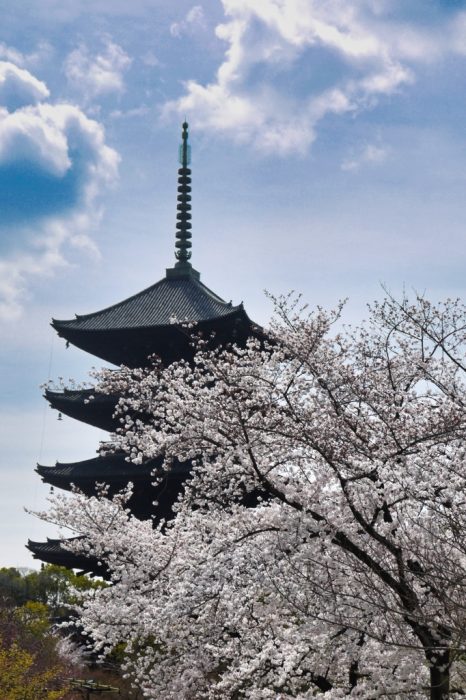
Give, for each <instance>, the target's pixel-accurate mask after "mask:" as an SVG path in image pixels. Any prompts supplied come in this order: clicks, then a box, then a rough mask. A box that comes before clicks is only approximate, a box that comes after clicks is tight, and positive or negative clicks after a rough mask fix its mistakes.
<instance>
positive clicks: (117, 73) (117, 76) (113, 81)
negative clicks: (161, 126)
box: [65, 39, 132, 99]
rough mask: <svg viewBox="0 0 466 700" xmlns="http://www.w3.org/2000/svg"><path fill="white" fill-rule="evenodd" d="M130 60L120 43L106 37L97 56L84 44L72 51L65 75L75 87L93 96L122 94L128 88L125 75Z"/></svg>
mask: <svg viewBox="0 0 466 700" xmlns="http://www.w3.org/2000/svg"><path fill="white" fill-rule="evenodd" d="M131 62H132V59H131V58H130V57H129V56H128V54H127V53H126V52H125V51H124V50H123V49H122V48H121V46H118V44H115V43H114V42H113V41H111V40H110V39H106V40H105V47H104V50H103V51H102V52H101V53H98V54H96V55H92V54H91V53H90V51H89V49H88V48H87V47H86V46H84V45H81V46H79V47H78V48H77V49H75V50H74V51H72V52H71V53H70V54H69V55H68V57H67V59H66V61H65V75H66V77H67V79H68V81H69V82H70V83H71V85H73V87H74V88H76V89H77V90H79V91H80V92H81V93H82V94H83V95H84V96H85V97H86V98H88V99H92V98H94V97H97V96H98V95H105V94H109V93H113V92H114V93H122V92H123V91H124V89H125V86H124V80H123V75H124V73H125V71H126V70H127V69H128V68H129V66H130V65H131Z"/></svg>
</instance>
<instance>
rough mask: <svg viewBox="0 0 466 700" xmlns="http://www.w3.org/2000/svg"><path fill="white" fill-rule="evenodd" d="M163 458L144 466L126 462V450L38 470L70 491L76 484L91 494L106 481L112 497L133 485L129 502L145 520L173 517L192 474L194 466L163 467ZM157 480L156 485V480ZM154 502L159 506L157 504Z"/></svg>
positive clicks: (46, 477) (133, 509) (176, 465)
mask: <svg viewBox="0 0 466 700" xmlns="http://www.w3.org/2000/svg"><path fill="white" fill-rule="evenodd" d="M162 464H163V457H159V458H156V459H153V460H150V461H148V462H145V463H144V464H142V465H138V464H132V463H131V462H127V461H126V456H125V455H124V454H122V453H118V454H111V455H105V456H103V457H95V458H94V459H87V460H84V461H82V462H72V463H68V464H64V463H60V462H57V464H56V465H55V466H54V467H45V466H42V465H37V468H36V471H37V473H38V474H39V475H40V476H41V477H42V481H44V482H45V483H47V484H50V485H51V486H56V487H57V488H59V489H63V490H65V491H70V490H71V489H72V487H73V486H76V487H77V488H78V489H79V490H80V491H82V492H83V493H85V494H86V495H87V496H93V495H95V494H96V492H97V484H106V485H107V487H108V496H109V497H112V496H113V495H114V494H115V493H117V492H118V491H121V490H122V489H124V488H125V487H126V486H127V485H128V483H129V482H131V483H132V484H133V494H132V496H131V498H130V499H129V501H128V504H127V505H128V508H130V510H131V512H132V513H133V515H135V516H136V517H137V518H140V519H141V520H145V519H147V518H150V517H153V518H154V521H155V522H157V521H160V520H161V519H165V520H169V519H170V518H171V517H172V515H173V512H172V506H173V504H174V503H175V501H176V499H177V498H178V495H179V493H180V492H181V490H182V487H183V482H184V481H185V480H186V478H187V477H188V475H189V471H190V465H189V464H187V463H180V462H175V463H174V464H173V466H172V467H171V468H170V469H169V470H164V469H163V468H162ZM155 480H156V481H157V482H156V484H155V485H154V484H153V483H152V482H154V481H155ZM154 501H156V502H157V505H154Z"/></svg>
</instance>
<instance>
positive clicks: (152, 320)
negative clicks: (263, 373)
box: [52, 268, 255, 367]
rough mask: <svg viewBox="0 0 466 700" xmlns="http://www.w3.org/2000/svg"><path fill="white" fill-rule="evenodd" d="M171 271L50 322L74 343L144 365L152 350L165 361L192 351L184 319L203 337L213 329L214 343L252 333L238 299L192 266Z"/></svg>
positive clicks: (241, 340)
mask: <svg viewBox="0 0 466 700" xmlns="http://www.w3.org/2000/svg"><path fill="white" fill-rule="evenodd" d="M172 271H173V270H172ZM169 272H171V271H170V270H168V271H167V273H169ZM175 272H176V274H175V275H174V276H170V275H168V276H167V277H166V278H164V279H162V280H160V282H157V283H156V284H154V285H152V286H151V287H148V288H147V289H145V290H143V291H142V292H139V294H135V295H134V296H132V297H129V298H128V299H125V300H124V301H122V302H120V303H118V304H114V305H113V306H109V307H108V308H106V309H103V310H102V311H97V312H95V313H92V314H87V315H84V316H76V318H75V319H71V320H68V321H61V320H56V319H53V321H52V326H53V327H54V328H55V330H56V331H57V333H58V335H60V336H61V337H63V338H65V339H66V340H67V341H68V342H70V343H72V344H73V345H75V346H76V347H79V348H81V349H82V350H85V351H86V352H90V353H91V354H92V355H95V356H97V357H100V358H102V359H104V360H106V361H108V362H111V363H112V364H116V365H121V364H126V365H128V366H130V367H141V366H143V365H145V364H147V358H148V357H149V356H150V355H152V354H156V355H158V356H159V357H160V358H161V359H162V361H163V362H164V363H166V364H168V363H170V362H173V361H174V360H178V359H182V358H185V359H188V358H189V357H190V356H192V354H193V352H194V350H193V348H192V346H191V331H190V330H189V329H187V328H185V327H184V325H183V324H184V323H189V324H191V323H192V324H195V328H194V332H196V330H197V331H198V332H200V333H203V334H204V335H205V337H210V336H211V334H212V333H213V334H214V336H215V341H214V342H215V343H216V344H218V345H219V344H223V343H226V342H238V343H244V342H245V340H246V338H247V337H249V336H250V335H251V334H252V333H253V332H254V329H255V327H254V324H253V323H252V322H251V320H250V319H249V318H248V316H247V314H246V312H245V310H244V308H243V305H242V304H239V305H237V306H233V305H232V304H231V303H227V302H225V301H223V300H222V299H221V298H220V297H219V296H217V295H216V294H215V293H214V292H212V291H211V290H210V289H209V288H208V287H206V286H205V285H204V284H202V282H200V280H199V279H198V278H197V276H196V275H195V274H194V273H195V270H193V269H192V268H191V269H190V270H188V271H187V272H186V271H185V272H183V271H182V272H180V273H178V271H175ZM175 319H176V321H177V322H175Z"/></svg>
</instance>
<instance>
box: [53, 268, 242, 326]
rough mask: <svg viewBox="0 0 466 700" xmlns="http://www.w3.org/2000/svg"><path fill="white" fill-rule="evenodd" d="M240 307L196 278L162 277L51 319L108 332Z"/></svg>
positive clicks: (192, 319)
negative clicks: (80, 312)
mask: <svg viewBox="0 0 466 700" xmlns="http://www.w3.org/2000/svg"><path fill="white" fill-rule="evenodd" d="M239 308H242V307H241V305H240V306H232V304H231V303H227V302H225V301H223V299H221V298H220V297H218V296H217V295H216V294H214V292H212V291H211V290H210V289H209V288H208V287H206V286H205V285H204V284H202V282H200V281H199V280H197V279H196V278H195V277H192V276H186V277H182V278H175V279H168V278H164V279H162V280H160V282H157V283H156V284H154V285H152V286H151V287H148V288H147V289H144V290H143V291H142V292H139V293H138V294H135V295H134V296H132V297H129V299H125V300H124V301H121V302H119V303H118V304H114V305H113V306H109V307H108V308H106V309H103V310H102V311H96V312H95V313H92V314H87V315H85V316H76V318H75V319H72V320H69V321H59V320H55V319H54V320H53V322H52V325H53V326H54V328H56V329H57V330H58V331H60V330H61V329H64V330H82V331H108V330H121V329H129V328H150V327H154V326H168V325H170V323H171V322H172V320H173V318H176V319H177V320H178V321H188V322H200V321H209V320H212V319H216V318H221V317H224V316H229V315H231V314H234V313H235V312H236V311H237V310H238V309H239Z"/></svg>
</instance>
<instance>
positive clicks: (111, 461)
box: [36, 453, 188, 483]
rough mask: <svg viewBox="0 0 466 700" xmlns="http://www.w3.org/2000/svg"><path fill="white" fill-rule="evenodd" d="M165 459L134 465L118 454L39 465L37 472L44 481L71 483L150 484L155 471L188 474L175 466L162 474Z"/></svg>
mask: <svg viewBox="0 0 466 700" xmlns="http://www.w3.org/2000/svg"><path fill="white" fill-rule="evenodd" d="M162 464H163V458H162V457H158V458H156V459H153V460H150V461H149V462H146V463H145V464H142V465H139V464H132V463H131V462H127V461H126V455H124V454H121V453H118V454H113V455H106V456H104V457H100V456H99V457H94V458H93V459H86V460H83V461H82V462H70V463H64V462H57V463H56V465H55V466H54V467H46V466H43V465H40V464H38V465H37V468H36V471H37V472H38V473H39V474H40V476H41V477H42V478H43V480H44V481H46V482H48V481H49V479H51V480H55V479H60V480H61V479H63V480H66V481H69V482H73V480H81V479H89V480H92V481H93V482H96V481H107V480H108V479H124V478H130V479H132V480H133V479H136V478H138V477H139V478H142V479H145V480H147V481H148V483H150V476H151V474H152V472H153V471H154V470H157V469H159V470H160V472H161V474H162V473H164V474H165V475H166V476H167V477H170V475H178V474H181V473H183V474H185V475H186V474H187V471H188V466H187V465H182V464H179V465H178V464H175V465H174V466H173V467H172V469H170V471H168V472H162Z"/></svg>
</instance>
